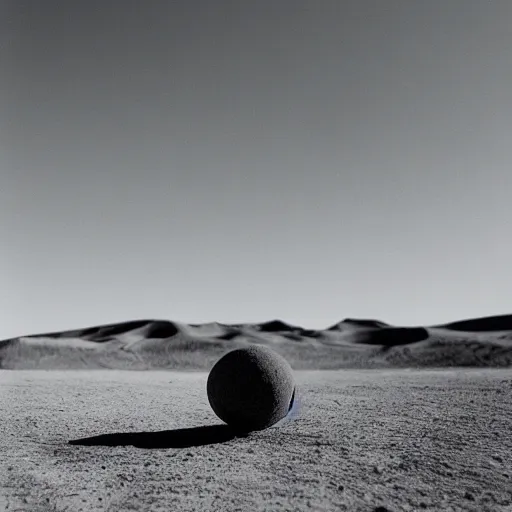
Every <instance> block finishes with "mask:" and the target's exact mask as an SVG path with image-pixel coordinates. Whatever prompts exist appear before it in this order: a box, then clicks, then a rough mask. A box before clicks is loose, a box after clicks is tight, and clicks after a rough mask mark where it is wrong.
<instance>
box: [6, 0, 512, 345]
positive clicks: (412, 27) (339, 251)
mask: <svg viewBox="0 0 512 512" xmlns="http://www.w3.org/2000/svg"><path fill="white" fill-rule="evenodd" d="M511 47H512V2H510V1H509V0H489V1H486V2H483V1H481V0H429V1H428V2H426V1H425V0H386V1H382V0H332V1H331V0H293V1H292V0H278V1H276V0H258V2H253V1H249V0H236V1H235V0H230V1H228V0H216V1H215V2H213V1H211V0H176V1H158V0H146V1H144V2H134V1H126V0H122V1H121V0H119V1H114V0H88V1H87V2H69V0H45V1H44V2H42V1H40V0H0V69H1V72H0V176H1V180H0V248H1V250H0V290H1V292H0V338H6V337H10V336H17V335H22V334H32V333H38V332H45V331H49V330H50V331H51V330H64V329H68V328H69V329H72V328H79V327H85V326H89V325H96V324H102V323H110V322H117V321H124V320H131V319H141V318H161V319H169V320H175V321H180V322H195V323H200V322H210V321H220V322H235V323H236V322H259V321H267V320H271V319H274V318H280V319H283V320H285V321H288V322H291V323H296V324H299V325H302V326H306V327H311V328H321V327H327V326H330V325H332V324H333V323H336V322H338V321H340V320H342V319H343V318H346V317H352V318H353V317H356V318H357V317H359V318H377V319H380V320H383V321H386V322H389V323H394V324H400V325H426V324H433V323H441V322H448V321H454V320H459V319H463V318H471V317H478V316H486V315H494V314H502V313H512V301H511V299H512V270H511V262H512V237H511V236H510V227H511V226H512V203H511V192H512V87H510V84H511V83H512V53H511V51H510V48H511Z"/></svg>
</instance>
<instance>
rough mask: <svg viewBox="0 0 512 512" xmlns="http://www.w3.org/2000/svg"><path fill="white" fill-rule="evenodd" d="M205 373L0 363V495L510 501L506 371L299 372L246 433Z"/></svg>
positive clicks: (479, 506) (20, 502) (223, 503)
mask: <svg viewBox="0 0 512 512" xmlns="http://www.w3.org/2000/svg"><path fill="white" fill-rule="evenodd" d="M206 378H207V374H206V373H197V372H196V373H192V372H191V373H184V372H128V371H101V370H98V371H49V372H46V371H2V372H0V407H1V410H2V417H3V421H2V426H3V435H2V436H1V437H0V452H1V453H2V464H1V466H0V510H5V511H9V512H12V511H37V512H57V511H58V512H63V511H69V512H75V511H76V512H78V511H84V512H85V511H87V512H89V511H90V512H94V511H112V512H114V511H129V510H137V511H166V512H168V511H170V510H177V511H178V510H179V511H183V512H186V511H192V510H194V511H195V510H204V511H226V512H229V511H249V510H250V511H274V510H275V511H288V510H289V511H303V510H318V511H327V510H347V511H351V512H357V511H368V512H384V511H393V512H398V511H417V510H432V511H441V510H446V511H467V512H472V511H474V512H485V511H489V512H491V511H492V512H505V511H507V512H510V511H512V436H511V435H510V432H511V430H512V370H474V369H471V370H464V369H460V370H459V369H454V370H366V371H358V370H345V371H302V372H296V378H297V382H298V384H299V389H300V405H299V408H298V409H299V410H298V412H297V413H296V416H295V417H294V418H292V419H288V420H286V421H284V422H282V423H281V424H280V425H279V426H277V427H274V428H271V429H268V430H266V431H263V432H260V433H258V434H253V435H251V436H249V437H246V438H237V437H233V436H232V435H231V433H230V431H229V429H227V428H225V427H222V426H220V423H221V422H220V421H219V420H218V419H217V418H216V417H215V415H214V413H213V412H212V411H211V409H210V407H209V405H208V400H207V397H206V392H205V387H206ZM216 425H218V426H216ZM198 427H204V428H198ZM182 429H187V430H182ZM130 433H138V434H137V435H135V434H134V435H130ZM94 436H100V437H94ZM84 438H91V439H88V440H84ZM72 440H75V441H76V440H81V441H78V443H79V444H70V443H69V441H72ZM133 445H135V446H133Z"/></svg>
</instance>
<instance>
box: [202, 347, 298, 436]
mask: <svg viewBox="0 0 512 512" xmlns="http://www.w3.org/2000/svg"><path fill="white" fill-rule="evenodd" d="M206 389H207V394H208V400H209V402H210V405H211V407H212V409H213V411H214V412H215V414H216V415H217V416H218V417H219V418H220V419H221V420H222V421H224V422H225V423H227V424H228V425H230V426H231V427H233V428H234V429H235V430H238V431H240V432H251V431H254V430H263V429H265V428H268V427H271V426H272V425H274V424H276V423H277V422H278V421H280V420H281V419H283V418H284V417H285V416H286V415H287V414H288V412H289V411H290V409H291V407H292V405H293V400H294V398H295V382H294V378H293V372H292V369H291V367H290V365H289V364H288V362H287V361H286V360H285V359H284V358H283V357H282V356H280V355H279V354H277V353H276V352H274V351H273V350H271V349H269V348H267V347H264V346H260V345H252V346H250V347H245V348H239V349H236V350H233V351H231V352H228V353H227V354H226V355H224V356H223V357H221V358H220V359H219V360H218V361H217V363H216V364H215V365H214V367H213V368H212V370H211V371H210V374H209V376H208V382H207V386H206Z"/></svg>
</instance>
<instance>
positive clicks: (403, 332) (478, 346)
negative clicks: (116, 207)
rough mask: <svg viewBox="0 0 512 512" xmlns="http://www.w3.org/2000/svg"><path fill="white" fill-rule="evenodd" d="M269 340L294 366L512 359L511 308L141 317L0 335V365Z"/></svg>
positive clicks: (162, 360)
mask: <svg viewBox="0 0 512 512" xmlns="http://www.w3.org/2000/svg"><path fill="white" fill-rule="evenodd" d="M253 343H256V344H264V345H268V346H271V347H273V348H274V349H275V350H276V351H277V352H280V353H281V354H282V355H284V356H285V357H287V358H288V360H289V361H290V362H291V363H292V365H293V366H295V367H296V368H312V369H313V368H352V367H357V368H375V367H431V366H500V367H503V366H512V315H500V316H490V317H481V318H475V319H468V320H460V321H456V322H451V323H447V324H440V325H433V326H426V327H423V326H418V327H400V326H394V325H390V324H387V323H385V322H382V321H379V320H374V319H354V318H346V319H344V320H342V321H341V322H339V323H337V324H334V325H332V326H330V327H327V328H326V329H318V330H315V329H306V328H304V327H301V326H296V325H291V324H289V323H287V322H284V321H282V320H278V319H276V320H271V321H268V322H261V323H247V324H224V323H219V322H210V323H205V324H186V323H180V322H173V321H169V320H162V319H141V320H131V321H127V322H117V323H112V324H104V325H98V326H92V327H86V328H81V329H72V330H65V331H58V332H50V333H43V334H31V335H28V336H19V337H17V338H11V339H8V340H4V341H1V342H0V368H3V369H22V368H44V369H53V368H123V369H164V368H179V369H197V370H199V369H203V370H204V369H208V368H209V367H211V365H212V364H213V362H214V361H215V360H216V359H217V358H218V357H220V355H222V354H223V353H225V352H226V351H228V350H230V349H232V348H236V347H238V346H244V345H247V344H253Z"/></svg>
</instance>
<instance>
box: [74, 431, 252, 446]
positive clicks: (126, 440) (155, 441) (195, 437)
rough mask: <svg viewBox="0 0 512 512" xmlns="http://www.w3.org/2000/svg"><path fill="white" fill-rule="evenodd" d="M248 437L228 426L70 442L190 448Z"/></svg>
mask: <svg viewBox="0 0 512 512" xmlns="http://www.w3.org/2000/svg"><path fill="white" fill-rule="evenodd" d="M236 437H247V434H243V433H238V432H236V431H235V430H233V429H232V428H230V427H229V426H228V425H209V426H203V427H194V428H180V429H177V430H162V431H159V432H122V433H114V434H102V435H99V436H94V437H85V438H82V439H74V440H71V441H68V443H69V444H73V445H81V446H135V447H136V448H190V447H192V446H204V445H207V444H218V443H225V442H227V441H231V440H233V439H235V438H236Z"/></svg>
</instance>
